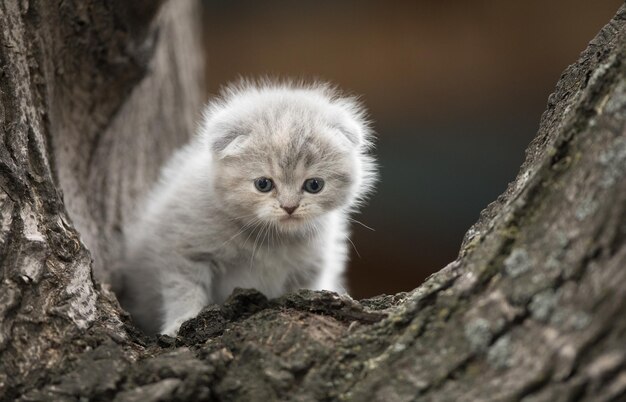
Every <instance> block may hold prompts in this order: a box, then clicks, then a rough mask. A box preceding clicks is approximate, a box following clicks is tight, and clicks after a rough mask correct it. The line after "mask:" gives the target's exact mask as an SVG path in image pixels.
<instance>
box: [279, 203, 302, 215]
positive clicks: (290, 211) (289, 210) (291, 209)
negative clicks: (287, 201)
mask: <svg viewBox="0 0 626 402" xmlns="http://www.w3.org/2000/svg"><path fill="white" fill-rule="evenodd" d="M298 206H299V205H296V206H293V207H286V206H284V205H281V206H280V207H281V208H282V209H284V210H285V212H287V213H288V214H289V215H291V214H293V211H295V210H296V209H297V208H298Z"/></svg>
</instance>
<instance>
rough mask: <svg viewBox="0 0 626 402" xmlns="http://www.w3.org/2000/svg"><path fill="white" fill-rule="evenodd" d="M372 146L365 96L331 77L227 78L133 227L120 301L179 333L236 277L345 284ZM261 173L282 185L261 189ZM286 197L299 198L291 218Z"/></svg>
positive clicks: (278, 290) (289, 285)
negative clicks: (318, 186) (257, 182)
mask: <svg viewBox="0 0 626 402" xmlns="http://www.w3.org/2000/svg"><path fill="white" fill-rule="evenodd" d="M371 144H372V133H371V131H370V129H369V128H368V124H367V121H366V119H365V113H364V111H363V109H362V107H361V106H360V104H359V103H358V102H357V101H356V100H355V99H354V98H348V97H342V96H340V95H339V94H338V93H337V91H335V90H334V89H333V88H331V87H329V86H328V85H325V84H314V85H308V86H307V85H303V84H291V83H270V82H262V83H258V84H255V83H251V82H242V83H240V84H238V85H236V86H231V87H229V88H227V89H226V90H225V91H224V94H223V96H222V97H221V98H220V99H219V100H217V101H215V102H213V103H211V104H210V105H209V106H208V107H207V109H206V113H205V118H204V122H203V124H202V126H201V128H200V130H199V135H197V136H196V137H195V138H194V139H193V140H192V141H191V142H190V143H189V144H188V145H186V146H185V147H183V148H182V149H181V150H179V151H178V152H177V153H176V154H175V155H174V156H173V158H172V159H171V160H170V162H169V163H168V164H167V165H166V166H165V167H164V169H163V171H162V176H161V180H160V182H159V183H158V184H157V185H156V186H155V188H154V189H153V191H152V193H151V195H150V197H149V199H148V201H147V202H146V204H145V205H144V206H143V208H142V209H141V210H140V211H139V217H138V219H137V221H136V222H135V223H134V225H133V226H131V227H130V228H129V229H128V230H127V252H126V257H125V259H124V262H123V264H122V265H121V270H120V271H119V272H118V273H119V278H120V280H121V282H120V283H118V290H119V294H120V300H121V302H122V305H123V306H124V307H125V308H126V309H127V310H128V311H129V312H130V313H131V315H132V316H133V318H134V319H135V321H136V322H137V324H138V325H139V326H140V327H142V328H143V329H144V330H146V331H147V332H157V331H161V332H163V333H166V334H170V335H172V334H175V333H176V332H177V331H178V328H179V326H180V324H181V323H182V322H184V321H186V320H188V319H190V318H192V317H194V316H195V315H196V314H197V313H198V312H199V311H200V310H201V309H202V308H203V307H205V306H206V305H207V304H209V303H222V302H223V301H224V300H225V299H226V297H227V296H228V295H229V294H230V293H231V292H232V291H233V289H234V288H236V287H242V288H256V289H258V290H259V291H261V292H262V293H264V294H265V295H266V296H268V297H277V296H280V295H282V294H283V293H285V292H288V291H291V290H294V289H297V288H301V287H303V288H311V289H327V290H333V291H338V292H343V291H344V288H343V280H342V277H343V272H344V267H345V264H346V260H347V258H348V249H347V246H346V242H347V241H348V214H350V213H351V212H354V210H355V207H356V206H357V205H358V203H359V202H360V201H361V200H363V198H364V197H365V195H366V194H367V193H368V192H369V191H370V190H371V189H372V186H373V184H374V181H375V166H374V163H373V159H372V157H371V156H369V154H368V152H369V149H370V148H371ZM258 177H268V178H271V179H272V180H274V183H275V188H274V189H273V190H272V191H271V192H269V193H261V192H259V191H258V190H257V189H256V188H255V186H254V179H256V178H258ZM312 177H315V178H322V179H324V180H325V186H324V188H323V189H322V191H320V192H319V193H317V194H310V193H307V192H305V191H303V188H302V183H303V181H304V180H305V179H308V178H312ZM281 204H282V205H299V207H298V208H297V209H296V211H295V212H294V213H293V215H292V216H291V217H289V215H288V214H287V213H286V212H285V211H284V210H283V209H282V208H281V207H280V205H281ZM120 284H121V285H120Z"/></svg>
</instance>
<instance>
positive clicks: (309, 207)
mask: <svg viewBox="0 0 626 402" xmlns="http://www.w3.org/2000/svg"><path fill="white" fill-rule="evenodd" d="M329 130H330V129H329ZM357 165H358V160H357V159H356V155H355V154H354V152H351V151H350V150H349V149H347V148H344V149H341V147H338V146H337V145H336V144H333V143H332V141H329V140H327V139H324V136H323V135H320V133H310V135H306V134H303V133H301V132H300V133H298V134H297V135H290V133H282V134H278V135H267V134H264V133H255V134H251V135H249V136H248V137H247V138H246V142H245V144H243V145H242V146H241V147H240V148H239V149H238V152H237V153H236V155H232V156H229V157H226V158H223V159H222V160H220V161H219V162H218V164H217V169H216V172H217V173H218V177H216V181H215V186H216V191H217V196H218V197H219V198H220V199H221V201H222V208H225V209H226V210H225V211H224V212H226V213H227V214H228V215H229V216H230V217H231V218H232V219H236V220H238V221H239V222H240V223H241V224H243V225H250V227H254V225H256V224H259V225H262V224H267V225H271V226H272V227H273V228H275V229H276V230H278V231H280V232H290V233H293V232H302V231H310V230H314V228H315V224H316V222H317V221H318V219H319V218H320V217H322V216H324V214H326V213H328V212H330V211H333V210H336V209H338V208H343V207H347V206H349V205H350V203H351V202H352V201H353V198H354V197H353V193H354V189H353V186H354V185H355V184H356V182H357V181H358V174H355V172H357V171H358V166H357Z"/></svg>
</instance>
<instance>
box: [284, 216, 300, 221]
mask: <svg viewBox="0 0 626 402" xmlns="http://www.w3.org/2000/svg"><path fill="white" fill-rule="evenodd" d="M300 220H302V217H301V216H295V215H283V216H281V217H280V221H282V222H295V221H300Z"/></svg>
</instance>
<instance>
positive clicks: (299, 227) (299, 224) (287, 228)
mask: <svg viewBox="0 0 626 402" xmlns="http://www.w3.org/2000/svg"><path fill="white" fill-rule="evenodd" d="M276 226H277V227H278V228H279V229H280V230H282V231H283V232H285V233H290V234H299V233H304V232H308V231H310V230H311V219H308V218H303V217H299V216H284V217H281V218H279V219H278V222H277V225H276Z"/></svg>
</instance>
